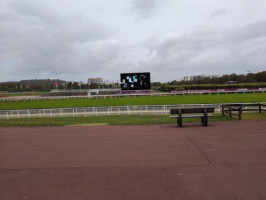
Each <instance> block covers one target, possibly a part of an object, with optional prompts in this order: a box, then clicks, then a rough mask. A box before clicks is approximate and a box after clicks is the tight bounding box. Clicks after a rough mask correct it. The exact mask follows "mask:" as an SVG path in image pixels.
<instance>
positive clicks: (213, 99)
mask: <svg viewBox="0 0 266 200" xmlns="http://www.w3.org/2000/svg"><path fill="white" fill-rule="evenodd" d="M249 102H266V93H248V94H227V95H226V94H212V95H208V94H205V95H176V96H143V97H108V98H84V99H83V98H76V99H48V100H47V99H45V100H18V101H1V102H0V110H9V109H12V110H15V109H34V108H35V109H37V108H68V107H98V106H129V105H172V104H216V103H249Z"/></svg>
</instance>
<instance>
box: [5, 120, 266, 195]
mask: <svg viewBox="0 0 266 200" xmlns="http://www.w3.org/2000/svg"><path fill="white" fill-rule="evenodd" d="M184 125H185V126H184V127H183V128H179V127H176V126H175V125H173V124H172V125H147V126H84V127H82V126H80V127H38V128H35V127H34V128H15V127H14V128H13V127H12V128H0V200H15V199H16V200H17V199H22V200H50V199H51V200H52V199H53V200H70V199H71V200H87V199H93V200H120V199H121V200H131V199H132V200H138V199H141V200H142V199H145V200H157V199H158V200H172V199H184V200H198V199H199V200H217V199H218V200H220V199H221V200H238V199H239V200H265V199H266V121H265V120H260V121H232V122H210V123H209V126H208V127H203V126H200V123H196V124H184Z"/></svg>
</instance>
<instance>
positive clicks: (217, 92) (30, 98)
mask: <svg viewBox="0 0 266 200" xmlns="http://www.w3.org/2000/svg"><path fill="white" fill-rule="evenodd" d="M264 92H266V88H261V89H260V90H248V91H206V92H177V93H147V94H119V95H118V94H117V95H88V96H49V97H41V96H19V97H17V96H13V97H12V96H11V97H1V98H0V102H1V101H3V102H4V101H34V100H40V101H41V100H44V101H45V100H65V99H93V98H95V99H98V98H114V97H115V98H126V97H149V96H157V97H160V96H178V95H183V96H184V95H206V94H207V95H220V94H226V95H227V94H249V93H264ZM7 94H8V93H7Z"/></svg>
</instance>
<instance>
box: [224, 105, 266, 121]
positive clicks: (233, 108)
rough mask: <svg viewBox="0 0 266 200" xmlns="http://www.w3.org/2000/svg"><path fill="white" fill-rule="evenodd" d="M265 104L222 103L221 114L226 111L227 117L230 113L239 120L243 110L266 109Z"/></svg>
mask: <svg viewBox="0 0 266 200" xmlns="http://www.w3.org/2000/svg"><path fill="white" fill-rule="evenodd" d="M264 106H266V105H265V104H262V103H247V104H243V103H240V104H222V105H221V107H222V110H221V111H222V114H223V116H224V114H225V113H228V115H229V117H230V118H232V115H235V116H238V119H239V120H241V115H242V112H243V111H258V112H259V113H261V112H262V111H266V109H264Z"/></svg>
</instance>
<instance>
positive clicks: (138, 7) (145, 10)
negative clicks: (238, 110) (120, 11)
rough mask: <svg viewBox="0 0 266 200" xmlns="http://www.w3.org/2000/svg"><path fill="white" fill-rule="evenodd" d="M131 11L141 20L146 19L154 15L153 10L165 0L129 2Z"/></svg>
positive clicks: (132, 0)
mask: <svg viewBox="0 0 266 200" xmlns="http://www.w3.org/2000/svg"><path fill="white" fill-rule="evenodd" d="M131 2H132V10H133V11H134V12H137V14H138V16H139V17H140V18H142V19H147V18H150V17H152V16H153V15H154V14H155V10H156V9H157V8H158V7H159V6H160V5H162V4H163V3H164V2H165V0H131Z"/></svg>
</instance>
